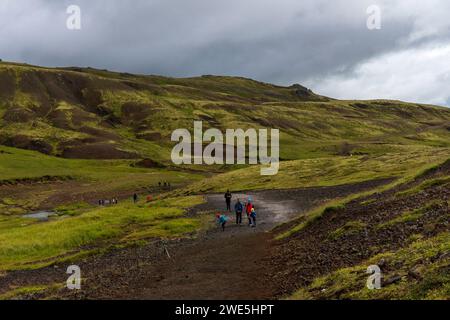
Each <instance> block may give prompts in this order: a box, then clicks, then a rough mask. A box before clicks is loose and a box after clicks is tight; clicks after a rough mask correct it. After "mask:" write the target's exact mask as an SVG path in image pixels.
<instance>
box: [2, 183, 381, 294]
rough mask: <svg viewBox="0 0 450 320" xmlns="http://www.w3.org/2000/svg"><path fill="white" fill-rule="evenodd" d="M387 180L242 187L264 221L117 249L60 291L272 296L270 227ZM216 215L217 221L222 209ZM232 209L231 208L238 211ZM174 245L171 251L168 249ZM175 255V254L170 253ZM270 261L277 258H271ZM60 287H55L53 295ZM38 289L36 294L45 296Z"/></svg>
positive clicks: (23, 281) (35, 279) (212, 208)
mask: <svg viewBox="0 0 450 320" xmlns="http://www.w3.org/2000/svg"><path fill="white" fill-rule="evenodd" d="M383 183H386V181H385V180H384V181H383V180H378V181H370V182H364V183H359V184H354V185H345V186H336V187H324V188H307V189H298V190H272V191H260V192H252V193H251V194H235V195H234V197H235V198H237V197H239V198H242V199H244V198H247V197H248V196H251V197H252V199H253V202H254V203H255V206H256V209H257V212H258V218H257V220H258V221H257V222H258V226H257V227H256V228H250V227H248V226H247V225H246V217H245V216H244V217H243V224H242V225H240V226H239V225H236V224H235V223H234V221H233V220H234V217H232V219H231V220H230V221H229V223H228V227H227V229H226V230H225V232H222V231H221V230H220V229H219V228H217V227H212V228H211V229H209V230H207V231H205V232H204V233H202V234H199V235H198V236H197V237H196V238H193V239H178V240H172V241H169V242H167V243H165V244H164V242H161V241H152V242H149V243H148V244H147V245H145V246H141V247H132V248H124V249H113V250H110V251H109V252H108V253H106V254H103V255H97V256H92V257H89V258H86V259H85V260H82V261H77V262H75V264H77V265H79V266H80V267H81V270H82V277H83V278H84V279H86V280H85V282H84V283H83V288H82V290H81V291H77V292H73V291H69V290H67V289H61V290H59V291H58V292H57V293H56V297H57V298H69V299H114V298H122V299H270V298H275V297H276V294H277V292H279V291H280V288H281V287H280V285H281V283H280V282H279V281H278V279H276V278H274V277H273V276H272V275H273V274H275V273H276V272H277V270H276V269H275V268H277V267H275V266H274V264H272V263H271V259H270V257H272V256H274V255H275V254H276V250H275V249H276V248H274V247H273V244H274V243H273V241H271V240H272V238H273V233H272V232H270V230H271V229H272V228H273V227H274V226H276V225H277V224H279V223H282V222H286V221H288V220H290V219H292V218H294V217H297V216H298V215H301V214H302V213H304V212H305V211H307V210H309V209H311V208H312V207H314V206H315V205H318V204H319V203H321V202H323V201H325V200H327V199H331V198H335V197H342V196H346V195H349V194H352V193H355V192H360V191H362V190H367V189H370V188H373V187H375V186H378V185H380V184H383ZM224 205H225V203H224V199H223V195H208V196H207V203H206V204H203V205H200V206H198V207H196V208H195V209H194V210H191V211H190V212H188V213H187V214H188V215H197V214H200V213H201V212H204V211H205V210H206V211H208V212H216V211H218V210H222V212H223V209H225V208H224ZM210 214H211V226H212V225H213V220H214V214H213V213H210ZM230 215H231V214H230ZM166 249H167V250H166ZM169 256H170V258H169ZM269 262H270V263H269ZM66 267H67V265H65V264H64V265H58V266H51V267H47V268H43V269H38V270H30V271H13V272H9V273H7V274H6V275H5V276H3V277H1V278H0V292H3V291H6V290H8V288H12V287H16V286H25V285H33V284H42V283H55V282H57V283H64V282H65V280H66V279H67V275H66V273H65V269H66ZM53 294H54V293H52V295H53ZM42 297H43V296H32V297H30V298H42Z"/></svg>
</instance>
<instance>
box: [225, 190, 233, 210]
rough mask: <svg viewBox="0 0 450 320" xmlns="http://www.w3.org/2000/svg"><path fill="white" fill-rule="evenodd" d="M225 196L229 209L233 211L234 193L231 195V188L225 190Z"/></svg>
mask: <svg viewBox="0 0 450 320" xmlns="http://www.w3.org/2000/svg"><path fill="white" fill-rule="evenodd" d="M224 197H225V202H226V203H227V210H228V211H231V197H232V195H231V192H230V190H227V192H225V195H224Z"/></svg>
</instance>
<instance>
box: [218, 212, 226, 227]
mask: <svg viewBox="0 0 450 320" xmlns="http://www.w3.org/2000/svg"><path fill="white" fill-rule="evenodd" d="M216 218H217V223H218V224H220V226H221V227H222V231H225V225H226V224H227V221H228V217H227V216H226V215H224V214H220V213H218V214H216Z"/></svg>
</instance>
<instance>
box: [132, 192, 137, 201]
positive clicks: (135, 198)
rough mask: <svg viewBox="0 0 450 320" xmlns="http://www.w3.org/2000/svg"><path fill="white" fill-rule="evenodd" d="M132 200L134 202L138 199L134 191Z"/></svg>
mask: <svg viewBox="0 0 450 320" xmlns="http://www.w3.org/2000/svg"><path fill="white" fill-rule="evenodd" d="M133 201H134V203H136V202H137V201H138V195H137V194H136V193H135V194H133Z"/></svg>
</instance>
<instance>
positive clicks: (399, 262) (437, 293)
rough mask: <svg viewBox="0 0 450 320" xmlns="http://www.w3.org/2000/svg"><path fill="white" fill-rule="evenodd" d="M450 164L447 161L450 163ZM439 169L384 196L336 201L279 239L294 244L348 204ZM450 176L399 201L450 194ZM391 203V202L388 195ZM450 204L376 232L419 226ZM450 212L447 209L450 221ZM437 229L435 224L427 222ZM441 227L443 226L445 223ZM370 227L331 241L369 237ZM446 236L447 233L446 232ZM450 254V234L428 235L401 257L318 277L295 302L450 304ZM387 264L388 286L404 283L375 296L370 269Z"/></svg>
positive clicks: (358, 225)
mask: <svg viewBox="0 0 450 320" xmlns="http://www.w3.org/2000/svg"><path fill="white" fill-rule="evenodd" d="M448 161H449V160H447V161H446V163H448ZM436 168H439V166H431V167H429V169H427V170H425V171H423V173H420V174H415V175H410V176H409V177H405V178H403V179H402V180H401V181H398V182H396V183H393V184H391V185H389V186H385V187H381V188H379V189H378V190H373V191H371V192H366V193H364V194H360V195H353V196H351V197H349V198H347V199H342V200H339V201H332V202H330V203H328V204H326V205H323V206H321V207H320V208H317V209H315V210H313V211H311V212H310V213H309V214H308V215H307V217H306V220H304V221H303V222H301V223H300V224H298V225H296V226H294V227H293V228H291V229H289V230H288V231H286V232H284V233H282V234H280V235H279V236H278V239H280V240H281V239H288V238H289V237H291V236H294V235H298V234H299V233H300V232H302V230H304V229H306V228H308V227H309V226H310V225H311V224H312V223H314V222H317V220H318V219H319V218H320V217H322V216H323V215H325V214H327V212H331V211H335V210H345V208H346V204H347V203H350V201H352V200H354V199H357V198H358V197H362V196H368V195H370V194H374V193H375V192H383V191H386V190H389V189H391V188H393V187H394V186H398V185H400V184H403V183H406V182H412V181H414V180H415V179H420V178H421V177H422V176H423V175H425V174H426V173H428V172H430V170H434V169H436ZM449 178H450V177H449V175H448V173H447V174H446V175H442V176H440V177H438V178H434V177H431V178H426V179H425V180H424V181H422V182H421V183H419V184H415V185H413V186H412V187H408V188H406V189H404V190H402V191H400V192H396V193H394V195H393V197H394V199H395V198H397V199H400V200H401V199H402V198H405V197H413V196H416V195H419V194H421V193H426V192H428V191H427V190H429V189H430V188H433V187H443V188H446V187H447V188H448V187H449V186H450V185H449ZM387 197H389V196H388V195H387ZM445 202H447V208H448V206H449V200H448V199H436V200H432V201H429V202H427V203H426V204H425V205H422V206H421V207H419V208H418V209H415V210H405V211H403V212H400V213H399V214H398V215H397V216H395V217H392V218H391V219H390V220H387V221H385V222H382V223H379V224H378V225H376V226H375V229H376V230H381V229H384V228H390V227H393V226H400V227H401V225H403V224H408V223H412V224H414V223H416V221H417V220H419V219H421V218H422V217H423V216H424V215H425V214H427V213H428V212H429V211H432V210H433V209H435V207H436V206H439V205H440V204H441V203H445ZM370 203H371V202H370V201H364V202H361V205H363V206H364V205H368V204H370ZM448 217H450V212H449V211H448V209H447V219H448ZM426 222H427V223H429V224H430V226H431V225H433V226H434V227H433V228H435V223H436V222H432V221H426ZM439 224H442V219H441V222H440V223H439ZM368 227H369V226H368V225H367V224H365V223H363V222H361V221H360V220H352V221H349V222H348V223H346V224H345V225H344V226H342V227H340V228H338V229H335V230H334V231H333V232H331V233H330V234H329V235H328V237H329V239H334V240H336V239H338V238H339V237H347V236H351V235H352V234H355V233H364V232H367V230H368ZM443 228H444V230H446V228H445V227H443ZM449 253H450V233H449V232H448V228H447V231H443V232H441V233H439V234H437V235H435V236H433V237H427V236H426V235H425V234H422V233H417V234H413V235H412V236H411V237H410V238H409V244H408V245H406V246H404V247H402V248H400V249H398V250H395V251H390V252H382V253H379V254H376V255H374V256H373V257H371V258H370V259H368V260H366V261H364V262H363V263H361V264H357V265H356V266H349V267H346V268H341V269H338V270H336V271H334V272H331V273H329V274H326V275H324V276H320V277H317V278H316V279H314V281H313V282H312V283H311V284H310V285H308V286H305V287H302V288H300V289H298V290H297V291H296V292H295V293H294V294H293V295H292V296H290V297H289V298H290V299H300V300H304V299H448V297H449V296H450V286H449V283H450V277H449V273H448V268H449V266H450V265H449V261H450V260H449V258H448V254H449ZM381 261H383V262H382V263H383V264H385V265H387V267H386V266H384V268H383V273H382V277H383V279H384V280H389V279H394V278H397V277H400V278H399V279H400V281H396V282H394V284H388V285H387V286H386V287H382V288H381V290H369V289H367V287H366V281H367V278H368V275H367V274H366V269H367V267H368V266H370V265H377V264H380V263H381Z"/></svg>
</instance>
